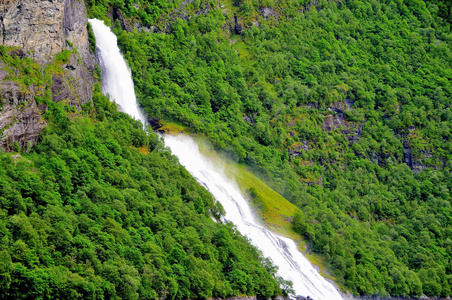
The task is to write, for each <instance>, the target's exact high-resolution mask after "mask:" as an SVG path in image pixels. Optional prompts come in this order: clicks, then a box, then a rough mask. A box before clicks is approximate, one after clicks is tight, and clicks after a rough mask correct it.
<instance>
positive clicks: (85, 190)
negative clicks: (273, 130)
mask: <svg viewBox="0 0 452 300" xmlns="http://www.w3.org/2000/svg"><path fill="white" fill-rule="evenodd" d="M1 50H2V51H1V52H2V57H1V58H0V59H1V60H2V61H4V62H5V65H6V66H7V67H8V68H7V70H9V71H13V72H12V74H13V77H14V76H16V77H17V81H18V82H19V83H20V84H21V85H23V87H24V88H26V87H27V86H29V85H31V84H40V85H41V86H42V88H43V95H42V97H40V98H39V102H40V103H45V104H46V105H47V111H46V113H45V115H44V117H45V119H46V120H47V122H48V123H49V126H48V127H47V128H46V129H45V132H44V133H43V134H42V136H41V141H40V144H39V146H37V147H35V148H33V149H17V150H21V151H22V152H21V153H0V166H1V167H0V241H1V242H0V291H1V292H0V299H157V298H160V299H163V298H165V299H166V298H168V299H175V298H177V299H205V298H211V297H228V296H237V295H243V294H247V295H257V296H260V297H265V298H268V297H272V296H275V295H278V294H280V293H281V290H280V288H279V282H278V281H276V280H275V267H274V266H273V265H272V263H271V262H269V261H268V260H267V259H264V258H263V257H262V255H261V253H260V252H258V251H257V250H256V249H255V248H254V247H252V246H251V245H250V244H249V242H248V240H247V239H246V238H245V237H243V236H241V235H240V234H239V233H238V232H237V231H236V229H235V228H234V226H233V225H232V224H222V223H220V222H218V221H214V220H219V218H220V216H221V214H222V213H223V209H222V207H221V205H220V204H218V203H215V202H214V199H213V198H212V196H211V195H210V194H209V193H208V192H207V191H206V190H205V189H204V188H203V187H201V186H200V185H199V184H198V183H197V182H196V180H195V179H194V178H193V177H191V176H190V175H189V173H188V172H187V171H186V170H185V169H184V168H182V167H181V166H180V165H179V163H178V161H177V158H176V157H174V156H172V155H171V154H170V152H169V151H168V150H166V149H165V148H164V147H163V143H162V142H161V141H160V140H159V138H158V137H157V135H155V134H154V133H147V132H146V131H144V130H143V129H142V124H141V123H139V122H138V121H135V120H133V119H132V118H130V117H129V116H128V115H126V114H124V113H121V112H118V111H117V107H116V106H115V105H114V104H112V103H111V102H110V101H109V100H108V99H107V98H106V97H105V96H103V95H102V93H101V91H100V87H99V86H98V85H97V86H96V89H95V91H94V97H93V103H94V106H93V105H90V104H89V103H88V104H86V105H85V106H84V108H83V109H84V110H82V111H78V112H77V111H75V110H74V109H73V107H71V106H68V105H66V104H64V103H63V101H62V102H60V103H54V102H52V101H51V93H49V90H48V89H49V88H50V85H51V81H46V80H44V79H45V78H47V73H48V71H49V69H48V68H54V69H55V70H57V69H58V64H57V63H56V64H53V65H50V66H48V67H47V69H46V71H44V70H43V68H42V67H40V66H39V65H37V64H35V63H33V62H32V61H31V60H30V59H28V58H19V57H17V56H15V57H12V56H10V55H9V54H8V49H5V48H4V47H1ZM65 55H66V54H65V53H63V54H61V55H59V57H60V56H61V57H63V56H65ZM57 61H58V57H57V59H56V62H57ZM24 69H27V70H28V71H27V72H26V73H27V74H29V75H28V76H21V75H20V74H21V72H22V71H23V70H24ZM13 77H11V79H12V80H16V79H14V78H15V77H14V78H13ZM19 79H20V80H19Z"/></svg>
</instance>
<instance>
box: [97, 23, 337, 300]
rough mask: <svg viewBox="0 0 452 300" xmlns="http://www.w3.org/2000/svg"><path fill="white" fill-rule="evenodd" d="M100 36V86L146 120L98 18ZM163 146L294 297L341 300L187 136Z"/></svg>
mask: <svg viewBox="0 0 452 300" xmlns="http://www.w3.org/2000/svg"><path fill="white" fill-rule="evenodd" d="M89 22H90V23H91V25H92V27H93V31H94V34H95V36H96V41H97V47H98V55H100V63H101V68H102V78H103V80H102V86H103V90H104V93H106V94H107V93H108V94H109V95H110V97H111V100H113V101H115V102H117V103H118V104H119V105H120V106H121V109H122V110H123V111H125V112H126V113H128V114H130V115H131V116H133V117H135V118H137V119H139V120H141V121H142V122H143V123H144V122H145V118H144V117H143V115H142V114H141V113H140V110H139V108H138V105H137V103H136V98H135V92H134V88H133V82H132V79H131V74H130V70H129V69H128V68H127V65H126V63H125V61H124V59H123V58H122V56H121V54H120V52H119V49H118V47H117V44H116V37H115V35H114V34H113V33H112V32H111V31H110V29H109V28H108V27H107V26H105V25H104V24H103V22H102V21H99V20H89ZM164 139H165V145H166V146H167V147H169V148H170V149H171V151H172V152H173V153H174V154H175V155H176V156H177V157H178V158H179V161H180V163H181V164H182V165H183V166H184V167H185V168H186V169H187V170H188V171H189V172H190V173H191V174H192V175H193V176H194V177H195V178H196V179H197V180H198V181H199V182H200V183H201V184H202V185H203V186H204V187H206V188H207V189H208V190H209V191H210V193H212V195H213V196H214V197H215V199H216V200H217V201H220V203H221V204H222V205H223V207H224V208H225V211H226V216H225V218H226V219H227V220H229V221H231V222H232V223H234V224H235V226H236V227H237V229H238V230H239V231H240V232H241V233H242V234H243V235H246V236H247V237H248V238H249V239H250V240H251V243H252V244H253V245H254V246H256V247H257V248H258V249H260V250H261V251H262V253H263V254H264V256H266V257H269V258H271V259H272V260H273V262H274V264H275V265H277V266H278V268H279V270H278V275H279V276H281V277H283V278H284V279H286V280H291V281H292V282H293V288H294V290H295V293H296V295H302V296H310V297H311V298H313V299H315V300H338V299H342V297H341V296H340V294H339V292H338V291H337V290H336V289H335V287H334V286H333V285H332V284H331V283H329V282H328V281H327V280H325V279H324V278H323V277H322V276H321V275H320V274H319V272H318V271H317V270H316V269H315V268H314V267H313V266H312V265H311V263H310V262H309V261H308V260H307V259H306V258H305V257H304V256H303V255H302V253H301V252H300V251H299V250H298V249H297V245H296V244H295V242H294V241H292V240H291V239H288V238H285V237H282V236H279V235H276V234H274V233H272V232H271V231H269V230H267V229H266V228H265V227H263V226H261V225H259V223H258V222H257V220H256V219H255V218H254V216H253V213H252V211H251V208H250V206H249V205H248V203H247V201H246V200H245V198H244V197H243V195H242V194H241V192H240V190H239V188H238V187H237V186H236V185H235V184H234V183H233V182H231V181H230V180H228V179H227V178H226V176H225V175H224V174H223V173H222V172H221V170H220V169H219V168H216V167H215V166H214V164H213V163H212V162H210V161H209V159H208V158H206V157H204V156H203V155H202V154H201V153H200V152H199V149H198V146H197V144H196V143H195V141H194V140H193V139H192V138H190V137H187V136H165V137H164Z"/></svg>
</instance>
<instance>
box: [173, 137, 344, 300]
mask: <svg viewBox="0 0 452 300" xmlns="http://www.w3.org/2000/svg"><path fill="white" fill-rule="evenodd" d="M165 145H166V146H167V147H169V148H170V149H171V152H172V153H173V154H174V155H176V156H177V157H178V158H179V161H180V163H181V164H182V165H183V166H184V167H185V168H186V169H187V170H188V171H189V172H190V173H191V174H192V175H193V176H194V177H195V178H196V179H197V180H198V181H199V182H200V183H201V184H202V185H203V186H204V187H205V188H206V189H207V190H209V192H210V193H211V194H212V195H213V196H214V197H215V199H216V200H217V201H220V203H221V204H222V205H223V207H224V209H225V211H226V216H225V218H226V220H229V221H231V222H232V223H234V225H235V226H236V227H237V229H238V230H239V231H240V232H241V233H242V234H244V235H246V236H247V237H248V238H249V239H250V240H251V243H252V244H253V245H254V246H256V247H257V248H258V249H260V250H261V251H262V253H263V254H264V256H266V257H270V258H271V259H272V260H273V262H274V263H275V265H277V266H278V268H279V270H278V275H279V276H281V277H283V278H284V279H286V280H291V281H292V282H293V288H294V290H295V294H296V295H302V296H310V297H311V298H313V299H315V300H329V299H331V300H338V299H341V296H340V294H339V292H338V291H337V290H336V288H335V287H334V286H333V285H332V284H330V283H329V282H328V281H326V280H325V278H323V277H322V276H321V275H320V274H319V272H317V270H316V269H315V268H314V267H313V266H312V265H311V263H310V262H309V261H308V260H307V259H306V258H305V257H304V256H303V254H302V253H301V252H300V251H298V249H297V245H296V244H295V242H294V241H292V240H291V239H288V238H286V237H282V236H279V235H276V234H274V233H272V232H271V231H269V230H267V229H266V228H265V227H263V226H261V225H259V224H258V222H257V221H256V219H255V217H254V215H253V213H252V210H251V208H250V206H249V205H248V202H247V201H246V199H245V198H244V196H243V195H242V194H241V192H240V190H239V188H238V187H237V185H236V184H235V183H234V182H231V181H230V180H228V179H227V178H226V176H225V175H224V174H223V172H222V171H221V170H220V169H219V168H218V167H216V166H215V165H214V164H213V163H212V162H211V161H209V159H208V158H207V157H205V156H203V155H202V154H201V153H200V151H199V149H198V145H197V144H196V142H195V141H194V140H193V139H192V138H191V137H188V136H171V135H168V136H165Z"/></svg>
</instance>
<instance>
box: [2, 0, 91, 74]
mask: <svg viewBox="0 0 452 300" xmlns="http://www.w3.org/2000/svg"><path fill="white" fill-rule="evenodd" d="M87 22H88V20H87V17H86V8H85V3H84V2H83V0H53V1H42V0H3V1H0V32H1V33H2V34H1V35H0V44H3V45H5V46H15V47H19V48H21V49H23V50H25V51H26V52H27V53H28V55H29V56H30V57H33V58H35V59H36V60H38V61H40V62H47V61H48V60H51V59H52V58H53V56H54V55H55V54H57V53H59V52H61V51H63V50H68V49H72V47H75V48H77V50H78V52H79V53H80V56H81V57H82V60H83V62H84V64H85V65H86V66H87V67H88V68H89V67H91V68H92V67H94V58H93V57H92V56H91V55H90V53H89V44H88V30H87ZM71 45H72V46H71Z"/></svg>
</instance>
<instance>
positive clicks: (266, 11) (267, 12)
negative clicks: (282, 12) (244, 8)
mask: <svg viewBox="0 0 452 300" xmlns="http://www.w3.org/2000/svg"><path fill="white" fill-rule="evenodd" d="M259 11H260V13H261V14H262V17H264V19H265V20H266V19H268V18H269V17H273V16H275V11H274V10H273V9H271V8H270V7H262V8H261V9H259Z"/></svg>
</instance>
